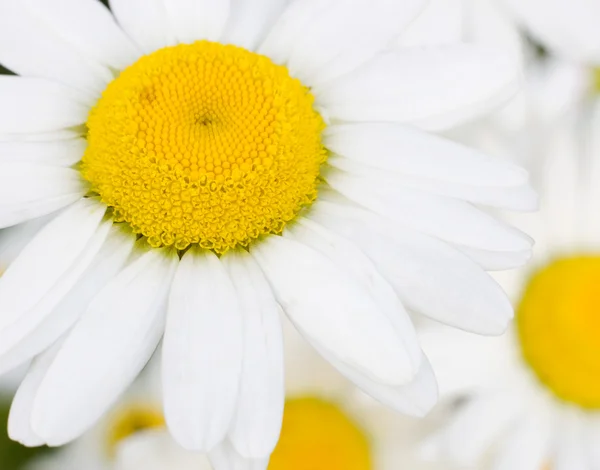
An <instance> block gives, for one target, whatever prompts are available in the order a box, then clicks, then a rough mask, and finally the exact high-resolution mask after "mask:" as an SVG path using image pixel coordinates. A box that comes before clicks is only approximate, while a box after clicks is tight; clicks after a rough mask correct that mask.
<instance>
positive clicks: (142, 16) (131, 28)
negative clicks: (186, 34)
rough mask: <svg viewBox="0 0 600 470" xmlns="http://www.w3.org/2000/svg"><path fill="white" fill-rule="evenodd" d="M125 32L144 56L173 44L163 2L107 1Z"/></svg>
mask: <svg viewBox="0 0 600 470" xmlns="http://www.w3.org/2000/svg"><path fill="white" fill-rule="evenodd" d="M109 5H110V9H111V11H112V12H113V14H114V15H115V17H116V18H117V21H118V22H119V24H120V25H121V27H122V28H123V29H124V30H125V32H126V33H127V34H128V35H129V37H131V39H133V40H134V41H135V42H136V43H137V44H138V46H139V47H140V48H141V49H142V50H143V51H144V53H146V54H150V53H151V52H154V51H156V50H157V49H162V48H163V47H166V46H171V45H173V44H175V42H176V41H175V37H174V35H173V33H172V31H171V28H170V25H169V17H168V15H167V7H166V5H165V3H164V1H163V0H109Z"/></svg>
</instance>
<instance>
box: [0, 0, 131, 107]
mask: <svg viewBox="0 0 600 470" xmlns="http://www.w3.org/2000/svg"><path fill="white" fill-rule="evenodd" d="M75 13H76V15H75ZM128 51H129V52H130V54H129V55H128ZM131 51H132V50H131V46H130V45H129V42H128V40H127V38H126V37H125V35H123V34H122V33H121V32H120V30H119V28H118V27H116V25H115V24H114V21H113V19H112V17H111V15H110V14H109V13H108V11H106V10H105V8H104V7H103V6H102V5H101V4H100V3H99V2H97V1H94V0H51V1H44V0H26V1H22V2H12V1H10V0H3V1H1V2H0V63H1V64H3V65H5V66H6V67H8V68H9V69H11V70H12V71H13V72H15V73H18V74H19V75H23V76H26V77H43V78H47V79H50V80H55V81H57V82H60V83H63V84H66V85H71V86H73V87H75V88H77V89H79V90H81V91H82V92H85V93H86V94H87V96H88V97H89V98H91V99H93V98H94V97H98V96H99V94H100V93H101V92H102V90H103V89H104V88H105V87H106V85H107V84H108V83H109V82H110V81H111V80H112V78H113V75H112V73H111V71H110V69H109V68H108V67H107V66H106V65H112V66H114V65H119V66H120V67H123V66H125V65H127V63H126V59H127V58H135V55H133V54H131ZM99 60H100V62H99ZM102 62H104V63H105V65H102ZM90 104H92V101H90Z"/></svg>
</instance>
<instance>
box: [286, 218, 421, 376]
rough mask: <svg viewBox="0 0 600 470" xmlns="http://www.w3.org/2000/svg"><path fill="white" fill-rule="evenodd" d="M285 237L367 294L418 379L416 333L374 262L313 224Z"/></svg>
mask: <svg viewBox="0 0 600 470" xmlns="http://www.w3.org/2000/svg"><path fill="white" fill-rule="evenodd" d="M286 235H292V237H293V238H294V239H295V240H297V241H299V242H300V243H302V244H304V245H307V246H309V247H311V248H312V249H314V250H317V251H319V252H321V253H322V254H323V255H324V256H327V257H328V258H329V259H330V260H331V261H333V262H334V263H335V264H336V265H337V266H338V267H339V268H340V269H342V270H344V271H346V272H348V273H351V274H352V275H354V277H355V278H356V279H357V280H358V281H359V282H360V283H361V284H362V285H363V286H364V287H365V288H366V289H367V290H368V292H369V293H370V295H371V296H372V297H373V300H375V302H376V303H377V304H378V306H379V308H380V310H381V311H382V312H383V313H384V314H385V315H386V316H387V318H388V319H389V320H390V322H391V323H392V325H393V326H394V328H395V331H396V333H397V335H398V339H399V340H400V341H402V343H403V345H404V355H405V356H404V357H401V358H400V357H399V358H397V359H396V360H397V361H398V363H403V364H405V367H406V368H407V369H408V370H410V371H411V372H410V373H411V374H412V375H416V374H417V372H418V371H419V369H420V367H421V357H422V353H421V348H420V346H419V341H418V339H417V335H416V333H415V329H414V327H413V325H412V322H411V320H410V317H409V316H408V313H407V312H406V311H405V310H404V307H403V306H402V303H401V302H400V300H399V299H398V296H397V295H396V293H395V292H394V289H393V288H392V286H390V285H389V284H388V283H387V281H386V280H385V279H383V277H381V275H380V274H379V272H378V271H377V269H376V268H375V266H374V265H373V263H372V262H371V260H370V259H369V258H368V257H367V256H366V255H365V254H364V253H363V252H362V251H360V249H359V248H358V247H357V246H356V245H354V244H353V243H352V242H350V241H349V240H347V239H345V238H343V237H341V236H339V235H336V234H335V233H332V232H330V231H329V230H327V229H326V228H325V227H323V226H322V225H319V224H317V223H315V222H314V221H312V220H307V219H304V218H299V219H297V223H296V224H295V225H294V226H293V227H290V229H289V230H288V231H287V232H286Z"/></svg>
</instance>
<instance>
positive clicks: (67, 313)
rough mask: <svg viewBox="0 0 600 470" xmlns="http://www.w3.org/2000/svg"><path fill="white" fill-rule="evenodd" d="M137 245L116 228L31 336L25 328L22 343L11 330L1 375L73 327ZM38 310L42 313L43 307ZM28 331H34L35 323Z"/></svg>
mask: <svg viewBox="0 0 600 470" xmlns="http://www.w3.org/2000/svg"><path fill="white" fill-rule="evenodd" d="M133 242H134V238H133V237H132V236H131V235H129V234H125V233H121V231H120V230H119V229H112V231H111V232H110V233H109V235H108V237H107V239H106V241H105V242H104V245H103V246H102V248H101V249H100V251H99V252H98V255H97V256H96V257H95V258H94V260H93V262H92V264H91V265H90V266H89V267H88V269H87V270H86V272H85V273H84V274H83V275H82V276H81V278H80V279H79V281H78V282H77V284H76V285H75V286H74V287H73V289H71V291H70V292H69V293H68V294H67V295H66V296H65V297H64V298H63V299H62V300H61V301H60V303H59V304H58V305H57V306H56V307H55V308H54V309H53V310H52V312H51V313H49V314H48V315H47V316H46V317H45V318H44V319H43V320H41V321H40V322H39V324H38V325H37V326H35V328H34V329H33V330H32V331H31V332H30V333H29V334H27V335H24V334H23V330H22V329H21V330H20V332H19V333H20V340H19V338H17V337H16V336H15V335H16V332H15V329H14V328H11V329H9V330H7V335H8V336H9V339H10V344H13V345H14V346H12V347H11V348H10V349H8V342H7V343H6V346H5V347H3V348H2V349H3V350H4V351H5V352H4V353H3V354H0V375H2V373H3V372H5V371H9V370H12V369H13V368H15V367H17V366H18V365H19V364H22V363H24V362H25V361H27V360H29V359H31V358H32V357H33V356H35V355H37V354H39V353H40V352H42V351H43V350H44V349H46V348H47V347H48V346H50V345H51V344H52V343H54V342H55V341H56V340H57V339H58V338H59V337H60V336H61V335H62V334H63V333H64V332H65V331H67V330H68V329H69V328H71V327H72V326H73V325H74V324H75V322H76V321H77V319H78V318H79V317H80V316H81V314H82V313H83V312H84V311H85V309H86V308H87V306H88V305H89V303H90V301H91V300H92V299H93V297H94V296H95V295H96V293H97V292H98V291H99V290H100V289H102V288H103V287H104V286H105V285H106V284H107V283H108V282H109V281H111V280H112V279H113V278H114V277H115V276H116V275H117V274H118V273H119V272H120V271H121V269H122V267H123V266H124V265H125V262H126V261H127V258H128V257H129V254H130V253H131V250H132V248H133ZM87 248H89V247H87ZM63 282H64V281H63ZM36 309H37V310H39V306H38V307H36ZM28 329H29V330H31V329H32V325H31V324H30V325H29V328H28Z"/></svg>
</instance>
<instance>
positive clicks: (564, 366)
mask: <svg viewBox="0 0 600 470" xmlns="http://www.w3.org/2000/svg"><path fill="white" fill-rule="evenodd" d="M517 325H518V331H519V338H520V342H521V347H522V351H523V355H524V357H525V359H526V361H527V362H528V363H529V365H530V366H531V368H532V369H533V370H534V371H535V373H536V375H537V376H538V378H539V379H540V380H541V381H542V382H543V383H544V384H546V385H547V386H548V387H549V388H550V389H551V390H552V391H553V392H554V394H555V395H557V396H558V397H560V398H561V399H563V400H566V401H568V402H572V403H575V404H577V405H579V406H581V407H584V408H593V409H600V256H581V257H573V258H564V259H560V260H558V261H555V262H553V263H551V264H550V265H549V266H547V267H546V268H544V269H542V270H541V271H539V272H538V273H537V274H535V275H534V276H533V278H532V279H531V281H530V282H529V285H528V286H527V289H526V291H525V294H524V296H523V299H522V301H521V304H520V305H519V308H518V309H517Z"/></svg>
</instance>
